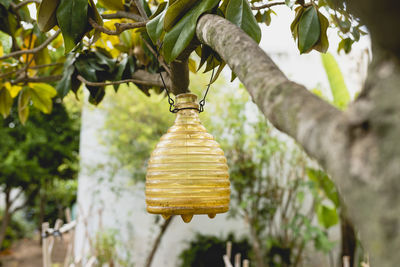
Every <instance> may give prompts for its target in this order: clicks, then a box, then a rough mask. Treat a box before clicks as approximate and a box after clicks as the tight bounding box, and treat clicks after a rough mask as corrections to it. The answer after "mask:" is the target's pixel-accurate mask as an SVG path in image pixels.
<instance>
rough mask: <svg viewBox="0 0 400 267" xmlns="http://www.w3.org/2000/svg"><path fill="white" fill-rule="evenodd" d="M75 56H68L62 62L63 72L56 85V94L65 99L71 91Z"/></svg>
mask: <svg viewBox="0 0 400 267" xmlns="http://www.w3.org/2000/svg"><path fill="white" fill-rule="evenodd" d="M74 62H75V55H73V54H70V55H68V57H67V59H66V60H65V62H64V71H63V76H62V78H61V80H60V81H59V82H58V83H57V92H58V94H59V95H60V96H61V97H65V96H66V95H67V94H68V92H69V90H71V86H72V84H71V77H72V74H73V73H74V71H75V67H74Z"/></svg>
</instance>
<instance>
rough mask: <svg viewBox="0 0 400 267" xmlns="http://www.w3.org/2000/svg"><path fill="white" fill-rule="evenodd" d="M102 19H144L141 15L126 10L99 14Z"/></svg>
mask: <svg viewBox="0 0 400 267" xmlns="http://www.w3.org/2000/svg"><path fill="white" fill-rule="evenodd" d="M101 16H102V17H103V19H123V18H127V19H131V20H134V21H144V19H143V18H142V17H141V16H138V15H136V14H134V13H131V12H126V11H117V12H116V13H113V14H101Z"/></svg>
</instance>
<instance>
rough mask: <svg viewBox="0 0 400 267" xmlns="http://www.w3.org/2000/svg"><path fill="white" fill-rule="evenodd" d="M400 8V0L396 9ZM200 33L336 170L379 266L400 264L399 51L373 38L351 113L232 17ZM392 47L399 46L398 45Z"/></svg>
mask: <svg viewBox="0 0 400 267" xmlns="http://www.w3.org/2000/svg"><path fill="white" fill-rule="evenodd" d="M357 2H358V3H360V4H361V5H363V3H364V1H359V0H358V1H357ZM367 2H368V3H369V4H370V3H373V1H367ZM385 2H388V1H385ZM389 2H390V1H389ZM391 3H393V2H391ZM375 5H376V6H379V8H387V7H391V6H390V5H383V4H382V5H381V4H376V3H375ZM382 6H383V7H382ZM398 6H399V4H397V2H396V4H394V6H393V8H395V9H396V10H397V7H398ZM360 12H361V11H360ZM363 14H364V13H363ZM365 14H366V13H365ZM372 14H373V12H372ZM390 14H393V12H390ZM396 14H398V12H397V13H396ZM391 18H393V17H391ZM397 18H398V20H400V18H399V16H397ZM384 19H386V18H384ZM374 21H376V20H374ZM391 25H399V24H391ZM386 30H387V29H386ZM386 30H385V31H386ZM386 32H387V31H386ZM390 33H391V34H392V35H393V32H392V31H390ZM196 34H197V38H198V39H199V40H200V42H202V43H204V44H206V45H208V46H210V47H211V48H212V49H213V50H215V51H216V52H218V54H219V55H220V56H221V57H222V58H223V59H224V60H225V62H226V63H227V64H228V65H229V67H230V68H231V69H232V70H233V72H234V73H235V74H236V75H237V76H238V78H239V79H240V80H241V82H242V83H243V84H244V86H245V87H246V89H247V90H248V92H249V93H250V95H251V97H252V99H253V101H254V102H255V103H256V104H257V106H258V107H259V109H260V110H261V111H262V112H263V113H264V115H265V117H266V118H268V119H269V120H270V122H271V123H272V124H273V125H274V126H275V127H276V128H278V129H279V130H281V131H282V132H284V133H286V134H288V135H290V136H292V137H293V138H294V139H295V140H296V141H297V142H298V143H299V144H300V145H301V146H302V147H303V148H304V150H305V151H306V152H307V153H308V154H309V155H310V156H311V157H313V158H315V159H317V160H318V161H319V163H320V164H321V166H322V167H324V168H325V169H326V171H327V172H328V173H329V174H330V175H331V177H332V179H333V180H334V181H335V183H336V184H337V185H338V188H339V190H340V194H341V195H342V197H343V199H344V201H345V204H346V206H347V207H348V210H349V214H350V216H351V219H352V220H353V221H354V225H355V227H356V229H358V230H359V231H360V236H361V241H362V242H363V244H364V245H365V247H366V249H367V251H369V252H370V255H371V266H379V267H392V266H397V265H398V264H399V262H400V253H398V251H399V250H400V217H399V214H400V194H399V192H400V179H399V177H400V164H399V162H400V145H399V144H398V139H399V136H400V115H399V114H400V105H399V103H400V90H399V85H400V62H399V59H398V58H397V57H396V54H394V53H392V52H388V51H387V50H385V49H384V48H383V47H382V46H381V43H379V42H378V43H375V42H373V48H374V50H373V52H374V57H373V59H374V61H373V63H372V64H371V66H370V69H369V74H368V78H367V82H366V84H365V86H364V89H363V91H362V92H361V93H360V95H359V97H358V99H357V100H356V101H355V102H354V103H352V104H351V105H350V106H349V108H348V109H347V110H346V111H339V110H337V109H336V108H334V107H333V106H331V105H330V104H328V103H326V102H325V101H323V100H321V99H320V98H318V97H316V96H315V95H313V94H312V93H310V92H309V91H308V90H307V89H306V88H305V87H304V86H302V85H299V84H296V83H294V82H292V81H290V80H288V79H287V77H286V76H285V75H284V74H283V73H282V72H281V71H280V70H279V68H278V67H277V66H276V65H275V63H274V62H273V61H272V60H271V58H270V57H269V56H268V55H267V54H265V52H264V51H262V49H261V48H259V47H258V45H257V44H256V43H255V42H254V41H253V40H252V39H251V38H250V37H249V36H248V35H246V34H245V33H244V32H243V31H242V30H240V29H239V28H238V27H237V26H235V25H233V24H232V23H230V22H228V21H227V20H225V19H223V18H221V17H218V16H215V15H209V14H208V15H203V16H202V17H201V18H200V19H199V21H198V24H197V28H196ZM387 37H388V38H389V37H390V36H387ZM397 37H398V36H397ZM372 40H373V38H372ZM382 41H384V40H381V42H382ZM398 47H400V45H399V44H398ZM391 49H392V51H394V52H395V51H397V50H395V48H393V45H391Z"/></svg>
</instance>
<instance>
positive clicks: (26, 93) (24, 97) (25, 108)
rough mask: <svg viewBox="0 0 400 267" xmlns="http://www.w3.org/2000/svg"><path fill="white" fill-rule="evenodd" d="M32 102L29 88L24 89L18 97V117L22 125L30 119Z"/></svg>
mask: <svg viewBox="0 0 400 267" xmlns="http://www.w3.org/2000/svg"><path fill="white" fill-rule="evenodd" d="M30 100H31V94H30V90H27V88H24V89H22V90H21V92H20V93H19V96H18V117H19V120H20V121H21V123H22V124H25V122H26V120H27V119H28V116H29V101H30Z"/></svg>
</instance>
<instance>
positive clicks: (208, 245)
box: [179, 233, 251, 267]
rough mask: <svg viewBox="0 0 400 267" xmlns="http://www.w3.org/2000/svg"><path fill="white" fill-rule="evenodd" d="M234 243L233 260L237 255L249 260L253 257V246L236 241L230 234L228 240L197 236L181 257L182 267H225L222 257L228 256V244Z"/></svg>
mask: <svg viewBox="0 0 400 267" xmlns="http://www.w3.org/2000/svg"><path fill="white" fill-rule="evenodd" d="M228 241H231V242H232V244H233V245H232V258H231V261H232V260H233V257H234V256H235V254H236V253H240V254H241V255H242V259H249V257H250V256H251V245H250V244H249V242H248V241H247V240H246V239H240V240H236V239H235V236H234V235H233V234H232V233H230V234H229V235H228V236H227V237H226V238H218V237H216V236H211V235H202V234H197V235H196V237H195V238H194V239H193V240H192V241H190V242H189V246H188V248H186V249H185V250H183V251H182V253H181V254H180V255H179V258H180V259H181V265H180V267H212V266H225V265H224V261H223V259H222V256H223V255H224V254H226V243H227V242H228Z"/></svg>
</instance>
